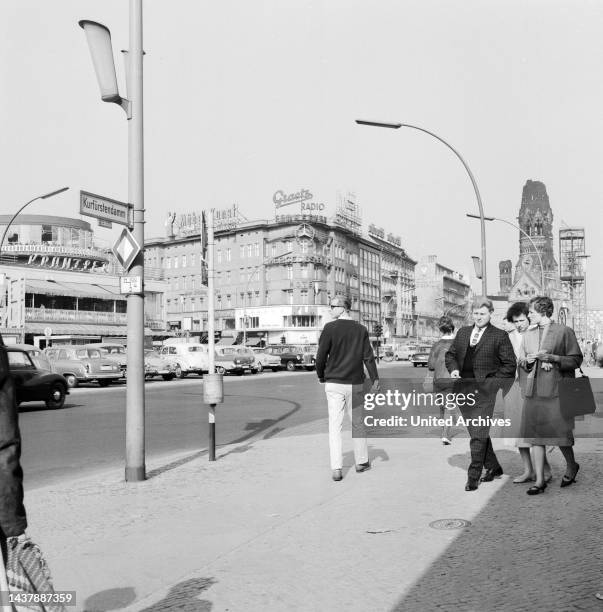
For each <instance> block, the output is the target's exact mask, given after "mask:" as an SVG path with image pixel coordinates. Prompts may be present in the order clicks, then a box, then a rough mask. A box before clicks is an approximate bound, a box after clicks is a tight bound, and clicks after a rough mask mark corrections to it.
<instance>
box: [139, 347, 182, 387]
mask: <svg viewBox="0 0 603 612" xmlns="http://www.w3.org/2000/svg"><path fill="white" fill-rule="evenodd" d="M174 370H175V367H174V366H173V365H172V364H171V363H170V362H169V361H168V360H167V359H164V358H163V357H162V356H161V355H158V354H157V353H156V352H155V351H153V350H146V351H145V352H144V377H145V378H153V377H155V376H161V378H163V380H172V379H173V378H174V377H175V376H176V372H175V371H174Z"/></svg>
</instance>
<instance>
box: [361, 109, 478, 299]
mask: <svg viewBox="0 0 603 612" xmlns="http://www.w3.org/2000/svg"><path fill="white" fill-rule="evenodd" d="M356 123H357V124H358V125H368V126H372V127H382V128H390V129H394V130H397V129H399V128H401V127H406V128H411V129H413V130H418V131H419V132H423V133H425V134H429V135H430V136H433V137H434V138H435V139H436V140H439V141H440V142H441V143H442V144H444V145H446V146H447V147H448V148H449V149H450V150H451V151H452V152H453V153H454V154H455V155H456V156H457V157H458V159H459V160H460V162H461V163H462V164H463V166H464V168H465V170H466V171H467V174H468V175H469V178H470V180H471V184H472V185H473V191H474V192H475V197H476V199H477V206H478V208H479V214H480V220H481V259H482V294H483V295H484V296H487V295H488V282H487V266H486V224H485V217H484V207H483V204H482V198H481V195H480V193H479V189H478V187H477V182H476V180H475V177H474V176H473V172H471V169H470V168H469V166H468V165H467V162H466V161H465V160H464V159H463V157H462V155H461V154H460V153H459V152H458V151H457V150H456V149H455V148H454V147H453V146H452V145H451V144H450V143H449V142H447V141H446V140H444V139H443V138H442V137H441V136H438V135H437V134H434V133H433V132H430V131H429V130H426V129H425V128H422V127H418V126H416V125H411V124H409V123H386V122H382V121H366V120H364V119H356Z"/></svg>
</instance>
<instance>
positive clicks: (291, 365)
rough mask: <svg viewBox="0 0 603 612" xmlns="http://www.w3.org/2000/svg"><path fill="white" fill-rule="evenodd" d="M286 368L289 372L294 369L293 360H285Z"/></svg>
mask: <svg viewBox="0 0 603 612" xmlns="http://www.w3.org/2000/svg"><path fill="white" fill-rule="evenodd" d="M287 370H288V371H289V372H294V371H295V361H287Z"/></svg>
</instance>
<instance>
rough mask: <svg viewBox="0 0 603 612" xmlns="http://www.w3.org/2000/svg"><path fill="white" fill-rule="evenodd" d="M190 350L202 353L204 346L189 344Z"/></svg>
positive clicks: (190, 351)
mask: <svg viewBox="0 0 603 612" xmlns="http://www.w3.org/2000/svg"><path fill="white" fill-rule="evenodd" d="M188 351H189V353H200V352H202V351H203V347H202V346H200V345H199V346H189V347H188Z"/></svg>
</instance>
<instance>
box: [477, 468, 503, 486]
mask: <svg viewBox="0 0 603 612" xmlns="http://www.w3.org/2000/svg"><path fill="white" fill-rule="evenodd" d="M502 475H503V469H502V468H501V467H497V468H494V469H492V470H486V473H485V474H484V475H483V476H482V477H481V478H480V482H492V481H493V480H494V479H495V478H500V477H501V476H502Z"/></svg>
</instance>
